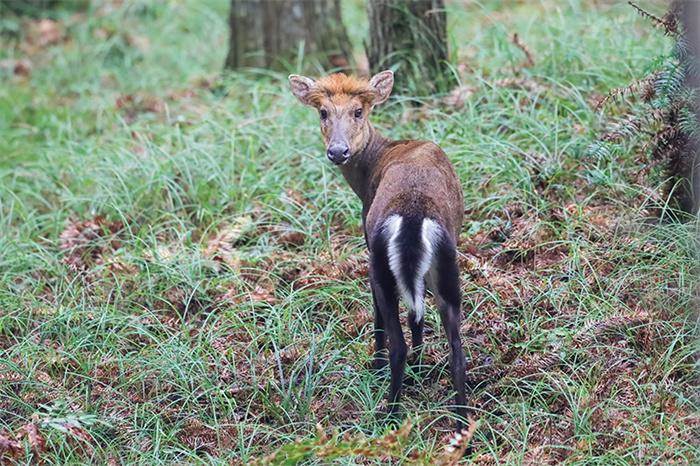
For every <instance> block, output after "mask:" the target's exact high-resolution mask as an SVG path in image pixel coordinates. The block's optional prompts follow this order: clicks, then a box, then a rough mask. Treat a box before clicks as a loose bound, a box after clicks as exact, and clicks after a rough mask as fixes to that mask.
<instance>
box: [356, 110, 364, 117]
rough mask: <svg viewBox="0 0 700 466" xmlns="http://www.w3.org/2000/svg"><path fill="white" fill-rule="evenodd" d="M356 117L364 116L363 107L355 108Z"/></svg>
mask: <svg viewBox="0 0 700 466" xmlns="http://www.w3.org/2000/svg"><path fill="white" fill-rule="evenodd" d="M355 118H362V109H361V108H358V109H357V110H355Z"/></svg>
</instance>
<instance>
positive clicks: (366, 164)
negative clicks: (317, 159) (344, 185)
mask: <svg viewBox="0 0 700 466" xmlns="http://www.w3.org/2000/svg"><path fill="white" fill-rule="evenodd" d="M368 125H369V124H368ZM390 143H391V140H390V139H388V138H385V137H384V136H382V135H381V134H380V133H379V132H378V131H377V130H375V129H374V127H373V126H372V125H369V138H368V139H367V144H366V145H365V147H364V149H362V150H361V151H360V152H359V153H358V154H355V155H354V156H353V157H351V158H350V161H349V162H348V163H347V164H346V165H343V166H341V167H340V171H341V172H342V174H343V177H345V180H346V181H347V182H348V184H349V185H350V187H351V188H352V190H353V191H354V192H355V194H357V196H358V197H359V198H360V199H361V200H362V204H363V206H364V208H365V209H368V208H369V206H370V205H371V204H372V199H373V198H374V191H375V189H373V188H372V186H370V183H371V182H372V179H373V178H374V171H375V169H376V168H377V165H378V162H379V159H380V158H381V155H382V153H383V152H384V150H385V149H386V148H387V146H388V145H389V144H390Z"/></svg>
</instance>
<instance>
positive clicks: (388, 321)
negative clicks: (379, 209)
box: [370, 239, 408, 415]
mask: <svg viewBox="0 0 700 466" xmlns="http://www.w3.org/2000/svg"><path fill="white" fill-rule="evenodd" d="M380 241H381V239H380ZM371 255H372V257H371V259H370V279H371V280H372V289H373V290H374V298H375V301H376V306H377V309H378V313H377V314H378V315H380V316H381V318H382V323H383V324H384V331H385V334H386V336H388V337H389V367H390V369H391V382H390V385H389V399H388V401H389V405H388V413H389V414H390V415H392V414H395V413H396V412H397V411H398V408H399V406H398V403H399V400H400V398H401V387H402V385H403V375H404V369H405V366H406V353H407V352H408V349H407V347H406V342H405V341H404V337H403V330H401V322H400V321H399V297H398V294H397V292H396V281H395V279H394V276H393V275H392V273H391V270H390V269H389V261H388V258H387V255H386V247H384V245H383V244H381V243H380V244H378V245H376V246H375V247H374V248H373V250H372V253H371Z"/></svg>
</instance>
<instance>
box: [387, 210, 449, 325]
mask: <svg viewBox="0 0 700 466" xmlns="http://www.w3.org/2000/svg"><path fill="white" fill-rule="evenodd" d="M402 223H403V218H402V217H401V216H400V215H392V216H390V217H389V218H387V219H386V221H385V222H384V227H385V228H386V231H387V234H388V236H389V241H388V246H387V254H388V256H389V269H390V270H391V272H392V273H393V274H394V278H395V279H396V284H397V286H398V288H399V293H400V295H401V298H402V300H403V301H404V302H405V303H406V305H407V306H408V307H409V308H410V309H411V310H412V311H413V312H414V313H415V316H416V317H415V318H416V322H420V320H421V319H422V318H423V314H424V312H425V275H426V273H428V270H430V266H431V264H432V263H433V255H434V253H435V247H436V246H437V243H438V241H439V239H440V225H438V224H437V223H436V222H435V221H434V220H431V219H429V218H424V219H423V224H422V226H421V240H422V242H423V254H422V256H421V258H420V262H419V263H418V264H417V265H416V276H415V277H404V276H402V275H401V260H402V258H401V257H400V256H401V252H400V250H399V246H398V244H397V241H398V237H399V233H400V232H401V225H402ZM411 279H412V280H414V286H413V289H414V290H415V293H414V294H413V295H411V293H410V291H409V289H408V287H407V286H406V280H411Z"/></svg>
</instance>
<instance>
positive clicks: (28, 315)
mask: <svg viewBox="0 0 700 466" xmlns="http://www.w3.org/2000/svg"><path fill="white" fill-rule="evenodd" d="M227 3H228V2H227V1H225V0H212V1H207V2H201V1H198V0H197V1H195V0H183V1H178V2H147V1H141V0H131V1H126V2H105V3H98V4H96V5H94V6H92V7H90V8H89V9H88V10H87V11H77V12H71V11H60V12H58V13H57V14H58V20H59V21H58V22H57V23H37V22H31V21H29V20H23V21H20V20H17V19H16V18H13V17H6V18H4V19H3V20H2V21H3V22H2V24H1V26H2V28H3V36H2V38H1V39H0V40H2V48H1V49H0V60H3V61H2V62H0V63H2V66H0V79H1V80H2V85H0V154H2V155H0V348H1V349H2V351H1V352H0V455H4V456H3V458H4V459H0V462H2V461H17V462H18V463H26V462H33V461H37V460H38V459H42V460H43V461H45V462H46V463H50V464H53V463H55V464H67V463H81V462H87V461H90V462H93V463H97V464H104V463H105V462H107V461H109V462H111V464H119V463H122V464H127V463H128V464H131V463H142V464H159V463H166V464H170V463H173V462H176V461H177V462H184V463H221V464H224V463H227V462H229V461H233V462H234V463H236V462H242V463H247V462H249V461H251V460H252V459H253V458H256V457H261V456H263V455H269V454H273V452H275V451H276V450H277V449H278V448H280V447H282V446H283V445H287V447H286V449H285V450H284V453H285V454H290V455H292V454H296V455H302V456H303V451H302V450H303V447H304V445H307V446H309V447H310V448H312V447H313V448H316V450H319V449H320V447H317V446H314V445H324V448H325V450H324V451H325V453H324V452H323V451H322V452H320V454H326V455H328V456H327V457H326V459H318V458H317V459H313V458H314V457H315V456H314V455H311V457H310V459H309V461H311V462H314V461H315V462H317V463H325V462H326V461H330V457H332V456H333V455H336V456H337V455H340V454H341V452H342V451H343V450H342V448H344V446H343V445H344V444H342V445H341V443H342V442H341V440H340V439H338V438H335V439H334V438H325V437H324V436H323V435H321V434H319V433H317V424H319V425H320V426H321V427H320V428H321V430H322V431H325V432H326V433H328V432H330V431H331V429H337V431H338V435H340V436H343V435H345V436H347V437H348V438H350V441H349V443H350V444H359V443H362V442H363V441H364V440H363V439H369V440H367V442H369V443H368V444H366V445H369V446H368V447H367V448H368V449H369V450H370V451H376V450H382V452H383V454H384V455H385V456H384V458H381V457H380V458H375V459H367V458H364V459H363V457H361V456H358V455H357V454H353V453H348V454H347V455H346V456H344V457H342V458H336V459H335V460H334V461H337V462H340V463H344V464H356V463H365V462H370V463H371V462H374V461H376V462H381V461H386V460H387V459H388V458H387V457H388V455H389V454H390V453H392V452H393V454H394V459H395V460H397V461H400V460H406V461H411V460H412V461H423V462H431V461H438V459H439V458H442V460H445V457H444V452H445V445H446V437H447V436H448V435H449V430H450V425H451V416H452V415H451V413H450V411H449V409H448V408H447V406H448V405H449V403H450V400H451V393H450V381H449V376H448V373H447V370H446V364H447V359H446V355H447V351H446V345H445V341H444V338H443V336H442V332H441V330H440V326H439V322H438V320H437V316H436V313H435V312H430V311H429V312H428V315H427V327H428V328H429V330H432V333H430V334H429V335H428V336H427V350H426V354H427V358H426V359H427V364H428V368H427V375H424V376H421V377H417V376H416V375H415V374H413V373H412V372H411V373H409V378H412V379H413V384H412V385H411V386H409V387H408V388H407V390H406V392H405V402H404V406H405V411H406V413H407V414H408V417H409V419H410V422H411V424H410V426H408V425H407V426H406V427H405V429H404V431H402V433H400V434H398V435H395V436H391V435H390V436H389V437H387V436H385V433H386V429H387V427H386V426H385V425H383V424H382V423H380V422H377V420H376V413H377V412H378V411H379V410H381V409H382V407H383V406H384V401H383V396H384V394H385V391H386V389H387V384H388V383H387V380H386V378H382V377H376V376H375V374H374V373H372V372H371V371H370V369H369V366H370V354H371V327H372V319H371V312H372V311H371V298H370V296H369V290H368V288H367V281H366V277H365V275H366V265H365V262H366V253H365V252H364V248H363V242H362V238H361V233H360V221H359V207H360V206H359V202H358V201H357V200H356V199H355V198H354V197H353V195H352V194H351V191H350V189H349V188H348V187H347V186H346V185H345V184H344V182H343V181H342V179H341V178H340V176H339V174H338V173H336V172H335V171H334V170H333V168H332V167H330V166H329V164H328V163H327V161H326V160H325V157H323V156H322V148H321V144H320V138H319V135H318V128H317V121H316V118H317V117H316V115H315V114H314V113H313V112H311V111H309V110H308V109H305V108H302V107H301V106H300V105H298V104H297V103H296V102H295V101H294V99H293V97H292V96H291V95H290V94H289V93H288V92H287V89H286V78H285V76H284V75H282V74H275V73H270V72H263V71H260V72H247V73H239V74H235V75H232V76H230V77H228V78H227V79H225V80H222V79H219V78H218V74H219V70H220V65H221V63H222V62H223V58H224V54H225V51H226V50H225V49H226V34H227V32H226V24H225V17H226V14H227ZM598 3H600V5H598ZM642 3H644V2H642ZM360 5H361V2H359V1H358V2H351V3H348V4H347V5H346V9H347V10H348V11H349V13H348V17H349V18H351V21H350V25H351V34H352V35H353V40H354V41H355V42H359V40H358V37H359V38H361V31H363V30H364V29H365V28H366V24H364V23H362V21H363V19H362V15H361V14H360V12H361V10H360V8H361V7H360ZM645 5H646V6H648V7H649V9H650V10H652V11H655V12H662V11H663V6H662V5H661V4H660V3H657V4H652V5H648V4H645ZM448 14H449V15H450V23H451V27H450V35H451V42H452V45H453V50H456V53H455V56H454V62H455V64H457V65H458V66H457V69H458V70H459V72H460V75H461V79H462V83H463V85H464V87H463V88H462V94H461V97H462V98H461V99H455V96H454V95H453V96H452V98H446V99H445V98H441V97H440V96H436V97H435V98H434V99H428V100H427V101H426V105H425V106H424V107H423V108H421V109H418V108H416V107H412V106H410V105H408V104H405V103H404V101H403V100H402V98H401V97H400V96H398V97H397V98H396V99H394V100H393V101H392V102H391V103H389V104H388V105H386V106H385V107H384V108H382V109H381V111H380V112H378V114H377V115H376V116H375V120H376V122H377V126H378V127H380V128H381V129H382V130H383V131H384V132H385V133H386V134H388V135H390V136H392V137H395V138H404V137H417V138H425V139H430V140H433V141H435V142H437V143H439V144H440V145H441V146H442V147H443V148H444V149H445V151H446V152H447V153H448V154H449V156H450V158H451V160H452V161H453V162H454V164H455V167H456V169H457V172H458V173H459V176H460V178H461V180H462V185H463V188H464V192H465V209H466V212H467V216H466V222H465V225H464V233H463V235H462V237H461V241H460V251H461V254H460V262H461V265H462V275H463V291H464V301H463V308H464V316H465V319H464V323H463V326H462V335H463V339H464V342H465V349H466V352H467V356H468V361H469V362H468V368H469V380H470V383H471V384H472V387H473V394H472V398H471V399H472V403H473V408H474V411H475V418H476V423H475V424H473V425H472V428H473V429H475V430H474V431H473V436H472V438H471V440H470V442H471V445H472V447H473V453H472V455H471V456H469V457H468V459H470V460H472V461H474V462H476V463H477V464H543V463H545V462H552V463H557V462H561V461H567V462H568V463H570V464H584V463H585V464H628V463H639V464H652V463H657V464H669V463H671V462H676V463H680V464H690V463H696V462H697V461H698V445H697V443H695V442H694V439H696V438H697V434H698V432H697V428H698V425H699V424H698V416H697V404H696V400H695V399H694V396H695V393H696V389H697V385H696V381H695V376H694V368H693V364H694V358H695V355H696V353H695V351H696V346H695V331H696V318H695V316H694V315H691V314H690V313H689V312H688V310H689V309H690V307H691V302H692V299H691V296H692V286H693V280H692V278H691V277H692V273H693V254H692V251H693V237H694V231H695V225H692V224H678V223H669V222H662V223H658V222H655V221H650V218H653V217H654V215H652V213H653V212H656V211H658V209H662V212H665V211H663V208H664V205H663V202H662V199H661V197H660V192H661V188H660V187H661V185H662V182H663V175H662V173H661V172H660V171H659V170H658V169H653V168H652V169H649V170H646V169H645V168H647V167H649V166H650V165H651V164H652V162H651V161H650V160H648V157H647V154H646V149H645V147H644V140H643V138H642V137H640V138H632V139H631V140H630V141H628V142H625V143H622V144H619V145H607V146H605V147H603V148H602V149H601V146H600V145H596V141H597V140H598V138H599V137H600V135H601V134H602V132H603V131H604V130H605V127H606V126H607V125H608V124H609V123H610V122H611V121H612V120H613V119H614V118H615V117H616V116H617V115H619V114H621V113H623V112H625V111H628V110H630V109H634V108H635V107H636V106H637V103H636V102H635V100H634V99H630V100H625V101H621V102H617V103H612V104H609V105H608V106H607V107H606V108H605V111H604V112H599V111H596V110H595V109H594V104H595V102H596V101H597V100H598V99H599V98H600V97H601V95H603V94H605V93H606V92H607V91H608V90H609V89H611V88H614V87H617V86H623V85H625V84H627V83H629V82H630V81H632V80H634V79H636V78H641V77H643V76H644V75H645V74H646V73H647V72H648V71H650V70H651V69H653V68H654V66H655V64H656V63H658V57H659V55H660V54H663V53H665V51H667V50H670V47H671V44H670V41H669V40H668V39H667V38H664V36H663V35H662V34H661V33H660V32H659V31H657V30H654V29H653V28H652V27H651V25H650V24H649V23H648V22H647V21H645V20H644V19H643V18H640V17H639V16H637V15H636V14H635V13H634V11H633V10H632V9H631V8H630V7H628V6H626V5H624V4H620V5H613V6H610V5H608V4H607V3H603V2H588V1H583V0H581V1H576V0H570V1H567V2H563V1H554V0H552V1H549V0H542V1H541V2H516V1H506V2H497V1H486V0H485V1H483V2H467V3H466V5H461V4H459V2H454V4H452V5H451V6H450V9H449V13H448ZM514 32H517V33H518V35H519V37H520V40H521V41H522V42H523V43H524V44H525V45H526V47H527V48H528V49H529V50H530V51H531V53H532V58H533V61H534V64H532V65H531V66H525V65H526V64H524V62H525V58H526V56H525V54H524V53H523V51H522V50H521V49H520V48H518V47H517V46H516V45H514V44H513V42H512V41H511V36H512V34H513V33H514ZM460 100H461V101H460ZM409 427H411V430H410V432H409V431H408V428H409ZM372 439H374V440H372ZM292 442H297V443H292ZM304 442H306V443H304ZM290 443H292V444H291V445H288V444H290ZM345 446H347V445H345ZM283 456H284V455H283V454H282V453H280V454H278V455H277V456H276V457H275V458H277V459H278V460H279V459H280V458H282V457H283Z"/></svg>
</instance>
